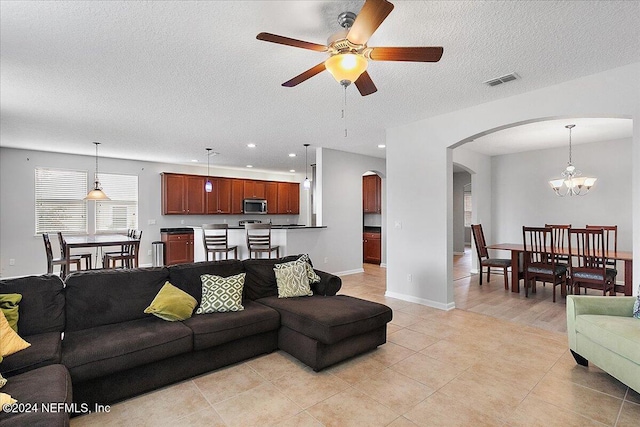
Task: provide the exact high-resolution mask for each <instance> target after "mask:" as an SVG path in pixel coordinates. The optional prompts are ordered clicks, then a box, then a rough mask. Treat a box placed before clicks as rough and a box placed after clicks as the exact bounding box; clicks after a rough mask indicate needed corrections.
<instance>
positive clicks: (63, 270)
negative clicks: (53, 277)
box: [42, 233, 80, 279]
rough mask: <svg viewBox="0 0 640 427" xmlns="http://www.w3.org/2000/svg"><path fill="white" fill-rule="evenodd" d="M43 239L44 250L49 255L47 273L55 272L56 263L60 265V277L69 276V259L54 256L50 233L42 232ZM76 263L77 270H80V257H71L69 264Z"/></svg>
mask: <svg viewBox="0 0 640 427" xmlns="http://www.w3.org/2000/svg"><path fill="white" fill-rule="evenodd" d="M42 240H44V250H45V253H46V255H47V274H53V267H54V266H55V265H59V266H60V277H61V278H62V279H64V278H65V277H67V273H68V271H67V260H66V259H65V257H60V258H54V257H53V250H52V249H51V240H50V239H49V233H42ZM71 264H74V265H75V266H76V270H80V258H75V259H70V260H69V266H71Z"/></svg>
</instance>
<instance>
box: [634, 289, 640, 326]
mask: <svg viewBox="0 0 640 427" xmlns="http://www.w3.org/2000/svg"><path fill="white" fill-rule="evenodd" d="M633 317H635V318H636V319H640V286H638V298H636V302H634V303H633Z"/></svg>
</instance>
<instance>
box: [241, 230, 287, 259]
mask: <svg viewBox="0 0 640 427" xmlns="http://www.w3.org/2000/svg"><path fill="white" fill-rule="evenodd" d="M244 228H245V230H246V231H247V249H248V250H249V259H251V254H252V253H256V254H258V253H261V252H266V253H268V254H269V258H271V253H272V252H273V251H276V258H280V246H277V245H276V246H273V245H271V224H245V225H244ZM256 258H258V256H257V255H256Z"/></svg>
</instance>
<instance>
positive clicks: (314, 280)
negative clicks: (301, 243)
mask: <svg viewBox="0 0 640 427" xmlns="http://www.w3.org/2000/svg"><path fill="white" fill-rule="evenodd" d="M298 261H304V262H305V263H306V266H305V270H306V272H307V277H308V278H309V283H311V284H314V283H320V281H321V280H322V279H320V276H318V275H317V274H316V272H315V271H313V267H312V266H311V259H310V258H309V255H307V254H303V255H300V258H298V259H297V260H295V261H289V262H284V263H282V264H276V265H275V266H274V267H275V268H287V267H290V266H291V265H292V263H294V262H298Z"/></svg>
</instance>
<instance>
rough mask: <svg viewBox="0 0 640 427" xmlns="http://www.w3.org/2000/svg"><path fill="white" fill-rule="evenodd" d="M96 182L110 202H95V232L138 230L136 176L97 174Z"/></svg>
mask: <svg viewBox="0 0 640 427" xmlns="http://www.w3.org/2000/svg"><path fill="white" fill-rule="evenodd" d="M98 180H99V181H100V184H101V185H102V191H104V192H105V194H106V195H107V196H109V198H110V199H111V200H98V201H96V232H98V233H100V232H120V231H125V230H127V229H137V228H138V176H137V175H120V174H113V173H99V174H98Z"/></svg>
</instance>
